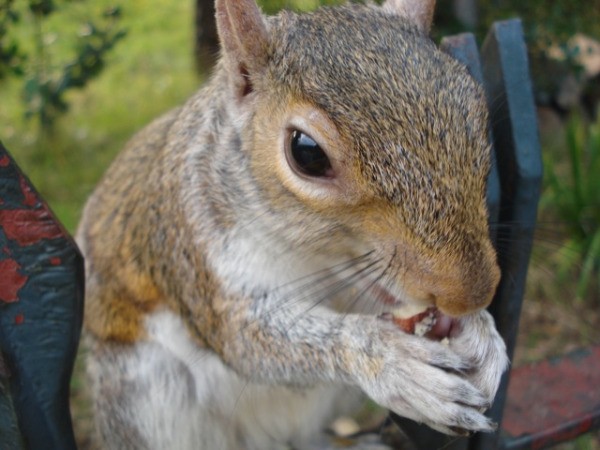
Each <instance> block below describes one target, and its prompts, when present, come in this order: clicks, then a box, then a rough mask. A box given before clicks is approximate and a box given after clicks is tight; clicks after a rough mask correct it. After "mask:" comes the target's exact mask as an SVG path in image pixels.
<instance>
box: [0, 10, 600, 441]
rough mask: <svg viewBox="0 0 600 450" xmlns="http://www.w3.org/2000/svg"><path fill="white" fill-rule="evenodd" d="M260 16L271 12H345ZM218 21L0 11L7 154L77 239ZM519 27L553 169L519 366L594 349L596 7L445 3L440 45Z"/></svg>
mask: <svg viewBox="0 0 600 450" xmlns="http://www.w3.org/2000/svg"><path fill="white" fill-rule="evenodd" d="M259 3H260V4H261V5H262V7H263V9H264V10H265V11H266V12H269V13H275V12H276V11H277V10H279V9H281V8H288V9H297V10H310V9H313V8H315V7H317V6H318V5H319V4H325V3H329V4H332V3H340V2H339V1H331V0H329V1H318V0H262V1H259ZM213 13H214V7H213V1H212V0H196V1H192V0H187V1H182V0H178V1H174V0H127V1H124V0H0V141H2V142H3V143H4V145H5V146H6V147H7V148H8V149H9V151H11V153H12V154H13V156H14V157H15V158H16V160H17V162H18V163H19V164H20V165H21V167H22V168H23V169H24V171H25V172H26V173H27V174H28V175H29V177H30V178H31V180H32V181H33V183H34V184H35V185H36V186H37V188H38V189H39V190H40V192H41V193H42V195H43V196H44V197H45V198H46V200H47V201H48V203H49V204H50V206H51V208H52V209H53V210H54V212H55V213H56V214H57V215H58V217H59V218H60V219H61V220H62V221H63V222H64V224H65V225H66V227H67V229H68V230H70V231H71V232H73V231H74V230H75V228H76V226H77V221H78V219H79V215H80V212H81V209H82V206H83V203H84V201H85V199H86V198H87V196H88V195H89V194H90V192H91V190H92V189H93V187H94V185H95V184H96V183H97V181H98V180H99V178H100V177H101V175H102V173H103V172H104V170H105V169H106V167H107V165H108V164H109V163H110V161H111V160H112V159H113V157H114V156H115V154H116V153H117V152H118V151H119V150H120V149H121V148H122V147H123V145H124V143H125V142H126V141H127V140H128V139H129V138H130V137H131V136H132V135H133V134H134V133H135V132H136V131H137V130H139V129H140V128H142V127H143V126H144V125H145V124H147V123H148V122H149V121H150V120H152V119H153V118H155V117H157V116H158V115H160V114H161V113H163V112H166V111H167V110H169V109H170V108H172V107H174V106H176V105H179V104H181V103H182V102H184V101H185V99H186V98H187V97H189V96H190V95H191V94H192V93H193V92H194V91H195V90H197V89H198V88H199V87H200V86H201V85H202V82H203V81H204V80H205V79H206V77H207V76H208V74H209V73H210V69H211V66H212V64H213V63H214V61H215V58H216V55H217V53H218V50H217V45H218V44H217V38H216V34H215V29H214V21H213ZM512 17H521V18H522V19H523V25H524V29H525V34H526V39H527V44H528V48H529V57H530V64H531V74H532V79H533V85H534V91H535V96H536V103H537V111H538V118H539V129H540V137H541V141H542V147H543V158H544V169H545V175H544V185H543V195H542V199H541V204H540V212H539V223H538V229H537V232H536V240H535V245H534V251H533V255H532V261H531V266H530V272H529V274H528V289H527V293H526V299H525V302H524V311H523V315H522V318H521V325H520V337H519V344H518V348H517V352H516V356H515V364H516V365H519V364H522V363H524V362H528V361H535V360H539V359H541V358H544V357H548V356H552V355H557V354H561V353H563V352H565V351H568V350H571V349H573V348H576V347H579V346H583V345H589V344H594V343H595V344H598V343H600V117H599V112H600V110H599V104H600V0H588V1H583V0H528V1H523V0H439V1H438V10H437V13H436V19H435V24H434V31H433V37H434V39H435V40H436V41H439V39H441V37H442V36H444V35H448V34H454V33H459V32H465V31H470V32H473V33H475V35H476V37H477V39H478V41H479V42H480V43H481V41H482V40H483V39H484V37H485V34H486V32H487V30H488V29H489V27H490V25H491V23H492V22H494V21H497V20H502V19H506V18H512ZM79 378H80V377H75V379H74V382H73V392H74V399H75V402H74V408H75V420H76V422H77V423H78V428H80V429H82V430H83V431H80V443H81V444H82V447H84V446H85V442H87V441H86V437H85V434H86V433H87V427H88V426H89V423H88V422H89V419H88V413H87V412H86V411H85V406H81V404H80V403H81V402H80V401H79V400H78V399H79V397H80V396H83V395H82V394H83V390H84V389H83V387H82V385H81V381H80V379H79ZM561 448H564V449H600V439H599V438H598V435H597V434H596V435H587V436H583V437H581V438H579V439H578V440H577V441H575V442H573V443H570V444H567V445H564V446H562V447H561Z"/></svg>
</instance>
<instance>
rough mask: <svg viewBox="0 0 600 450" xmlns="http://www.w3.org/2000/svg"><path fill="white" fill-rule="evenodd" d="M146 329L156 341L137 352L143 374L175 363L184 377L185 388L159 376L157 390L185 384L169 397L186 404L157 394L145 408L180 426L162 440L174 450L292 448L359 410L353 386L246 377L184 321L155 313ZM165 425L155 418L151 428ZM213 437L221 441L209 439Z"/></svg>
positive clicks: (356, 394)
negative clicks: (197, 339) (196, 339)
mask: <svg viewBox="0 0 600 450" xmlns="http://www.w3.org/2000/svg"><path fill="white" fill-rule="evenodd" d="M147 329H148V332H149V335H150V341H151V344H149V345H146V344H145V345H140V346H139V347H138V349H137V352H138V355H137V356H138V357H139V358H135V359H136V360H138V361H140V362H141V364H140V365H138V367H137V370H155V369H157V370H159V371H161V372H162V371H165V369H166V367H165V366H169V365H171V366H173V367H172V369H173V370H172V371H173V372H175V373H180V374H181V376H182V380H181V383H180V384H178V383H177V381H172V382H169V381H166V382H165V377H163V376H157V377H155V379H156V380H157V381H156V382H157V383H163V384H162V385H158V386H153V387H151V389H153V390H154V392H155V393H156V392H157V391H160V392H170V391H172V390H178V387H177V386H179V390H180V392H171V393H170V396H171V397H173V398H181V399H182V401H181V402H177V401H176V402H169V399H167V398H162V397H163V396H161V395H155V396H154V398H155V402H157V404H155V405H148V406H149V408H144V409H143V410H142V412H143V414H148V415H150V414H155V415H162V416H164V421H165V422H166V423H175V422H176V423H177V426H176V430H174V429H172V430H170V431H168V435H170V437H169V438H165V436H164V434H163V436H162V437H161V438H160V439H159V440H160V441H162V440H164V439H169V441H170V443H171V444H170V445H169V447H170V448H175V447H173V446H172V445H173V443H174V442H178V443H179V445H180V447H177V448H211V449H219V448H223V449H230V448H231V449H234V448H235V449H242V448H247V449H261V450H264V449H279V448H288V447H287V446H288V444H291V443H293V444H294V446H298V447H303V446H304V445H306V444H307V443H308V442H309V441H310V440H311V439H314V437H315V436H317V435H318V434H319V433H320V432H322V431H323V429H324V428H325V427H326V426H327V425H328V423H329V422H330V421H331V420H332V419H333V418H334V417H335V415H336V413H338V414H339V413H340V412H344V411H343V410H347V409H348V408H349V407H351V406H354V404H355V402H356V400H357V399H358V398H359V394H358V392H357V391H355V390H354V389H352V388H350V387H347V386H335V385H320V386H315V387H311V388H302V389H300V388H297V389H296V388H292V387H283V386H267V385H258V384H254V383H250V382H248V381H246V380H244V379H241V378H240V377H239V376H238V375H237V374H236V373H235V372H233V371H232V370H231V369H230V368H229V367H227V366H226V365H225V364H224V363H223V362H222V361H221V360H220V359H219V358H218V356H216V355H215V354H214V353H212V352H210V351H207V350H205V349H202V348H199V347H197V346H196V345H195V344H194V343H193V342H192V341H191V340H190V338H189V337H188V334H187V331H186V329H185V327H184V324H183V323H182V321H181V320H180V319H179V318H178V317H177V316H175V315H174V314H172V313H170V312H166V311H162V312H158V313H155V314H153V315H152V316H150V317H149V318H148V320H147ZM169 372H171V371H169ZM181 372H186V373H181ZM147 375H148V378H150V377H152V374H147ZM186 382H187V384H186ZM168 385H171V386H170V387H169V386H168ZM182 403H183V404H182ZM182 408H183V409H184V410H185V411H186V412H185V414H184V411H183V410H182ZM175 418H176V419H175ZM162 421H163V419H160V418H159V419H158V420H156V419H149V423H161V422H162ZM219 428H220V430H219ZM165 431H166V430H161V431H159V430H157V431H156V435H157V437H158V435H159V434H161V433H164V432H165ZM175 432H176V433H177V434H176V435H174V433H175ZM209 435H210V436H213V437H212V438H211V439H215V440H216V441H214V442H209V441H207V439H208V436H209ZM186 436H187V437H186Z"/></svg>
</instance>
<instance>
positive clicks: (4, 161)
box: [0, 155, 10, 167]
mask: <svg viewBox="0 0 600 450" xmlns="http://www.w3.org/2000/svg"><path fill="white" fill-rule="evenodd" d="M9 164H10V158H9V157H8V155H4V156H2V158H0V167H8V165H9Z"/></svg>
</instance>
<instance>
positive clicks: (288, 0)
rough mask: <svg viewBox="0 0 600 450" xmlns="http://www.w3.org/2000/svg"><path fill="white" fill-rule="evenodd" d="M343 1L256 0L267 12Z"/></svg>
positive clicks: (302, 8) (300, 8)
mask: <svg viewBox="0 0 600 450" xmlns="http://www.w3.org/2000/svg"><path fill="white" fill-rule="evenodd" d="M343 2H344V1H343V0H258V3H259V4H260V5H261V7H262V9H263V10H264V11H265V12H267V13H269V14H273V13H276V12H277V11H279V10H280V9H282V8H285V9H292V10H300V11H309V10H312V9H315V8H317V7H318V6H320V5H335V4H339V3H343Z"/></svg>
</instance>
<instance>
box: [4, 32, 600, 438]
mask: <svg viewBox="0 0 600 450" xmlns="http://www.w3.org/2000/svg"><path fill="white" fill-rule="evenodd" d="M442 47H443V48H444V49H445V50H446V51H448V52H449V53H451V54H452V55H454V56H455V57H456V58H457V59H459V60H460V61H462V62H463V63H464V64H465V65H466V66H467V67H468V68H469V70H470V71H471V73H472V75H473V76H474V77H475V78H476V79H478V80H480V81H481V82H482V83H483V85H484V87H485V90H486V92H487V96H488V101H489V107H490V112H491V118H490V119H491V120H490V123H491V125H492V126H491V129H490V139H491V141H492V142H493V144H494V149H495V160H494V161H495V164H494V167H493V170H492V173H491V174H490V179H489V183H488V203H489V209H490V223H491V224H492V226H491V230H492V234H493V238H494V241H495V242H497V243H498V244H499V247H500V252H499V262H500V265H501V267H502V271H503V276H502V281H501V284H500V286H499V289H498V292H497V295H496V298H495V300H494V302H493V304H492V305H491V308H490V309H491V311H492V313H493V314H494V317H495V319H496V323H497V326H498V329H499V330H500V332H501V334H502V336H503V337H504V339H505V341H506V343H507V347H508V351H509V355H510V356H511V357H512V354H513V352H514V348H515V342H516V335H517V328H518V322H519V315H520V311H521V303H522V298H523V291H524V286H525V278H526V273H527V267H528V263H529V254H530V251H531V246H532V239H533V232H534V228H535V220H536V211H537V202H538V197H539V193H540V182H541V176H542V164H541V156H540V146H539V141H538V135H537V123H536V112H535V106H534V102H533V95H532V89H531V82H530V77H529V69H528V63H527V53H526V49H525V45H524V40H523V33H522V29H521V24H520V22H519V21H518V20H513V21H506V22H499V23H496V24H495V25H494V26H493V28H492V29H491V31H490V33H489V34H488V36H487V38H486V40H485V42H484V43H483V46H482V48H481V56H480V53H479V51H478V48H477V45H476V43H475V39H474V37H473V36H472V35H471V34H461V35H458V36H453V37H449V38H446V39H444V40H443V42H442ZM0 277H1V279H0V280H1V282H0V449H2V450H4V449H5V448H6V449H11V450H12V449H21V448H31V449H49V448H53V449H54V448H56V449H67V450H68V449H74V448H76V445H75V440H74V437H73V431H72V422H71V416H70V412H69V400H68V394H69V381H70V377H71V374H72V369H73V361H74V358H75V353H76V349H77V345H78V339H79V334H80V330H81V319H82V312H83V262H82V258H81V255H80V254H79V252H78V250H77V248H76V246H75V244H74V242H73V241H72V239H71V238H70V237H69V235H68V233H67V232H66V231H65V230H64V229H63V228H62V227H61V226H60V224H59V223H58V221H56V219H55V218H54V216H53V215H52V213H51V211H50V210H49V208H48V206H47V205H46V204H45V203H44V202H43V200H42V199H41V198H40V196H39V195H38V194H37V193H36V191H35V189H34V188H33V187H32V186H31V184H30V183H29V181H28V180H27V178H26V177H25V176H24V175H23V173H22V172H21V171H20V170H19V169H18V167H17V166H16V164H15V163H14V161H13V159H12V158H11V157H10V155H9V154H8V152H7V151H6V149H5V148H4V147H3V146H2V145H1V144H0ZM599 361H600V349H598V348H592V349H587V350H582V351H581V352H579V353H576V354H571V355H568V356H566V357H564V358H563V359H561V360H558V361H557V360H554V361H543V362H540V363H538V364H535V365H531V366H526V367H522V368H516V369H513V370H512V371H511V372H510V373H508V374H506V376H505V377H504V379H503V381H502V385H501V387H500V390H499V393H498V396H497V398H496V402H495V403H494V405H493V407H492V409H491V411H490V413H489V414H490V415H491V417H493V418H494V419H495V420H496V421H497V422H499V423H500V424H501V427H500V429H499V431H498V432H497V433H496V434H477V435H474V436H472V437H469V438H458V439H457V438H451V437H448V436H444V435H441V434H439V433H435V432H433V431H431V430H430V429H428V428H427V427H424V426H421V425H418V424H415V423H414V422H411V421H409V420H406V419H402V418H398V417H394V420H395V421H396V422H397V423H398V424H400V425H401V427H402V428H403V429H404V430H405V431H406V433H407V434H408V435H409V437H410V438H411V439H412V440H413V441H414V442H415V444H416V446H417V447H418V448H419V449H423V450H431V449H438V448H439V449H442V448H443V449H448V450H449V449H452V450H457V449H461V450H465V449H469V450H491V449H521V448H543V447H545V446H549V445H551V444H554V443H557V442H560V441H563V440H566V439H571V438H573V437H575V436H577V435H579V434H581V433H584V432H587V431H590V430H592V429H594V428H597V427H598V425H600V394H599V392H600V390H599V389H598V388H597V386H600V367H599V365H600V363H599ZM509 379H510V380H511V381H510V385H509ZM591 387H594V388H595V389H594V390H593V391H590V389H591ZM592 392H593V395H591V394H592ZM574 399H575V400H574Z"/></svg>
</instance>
